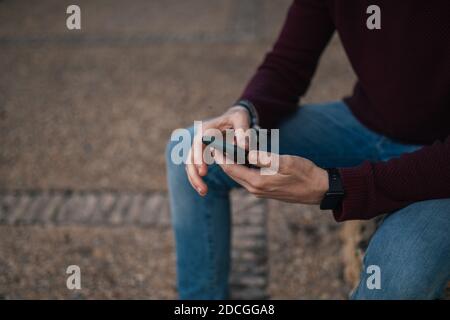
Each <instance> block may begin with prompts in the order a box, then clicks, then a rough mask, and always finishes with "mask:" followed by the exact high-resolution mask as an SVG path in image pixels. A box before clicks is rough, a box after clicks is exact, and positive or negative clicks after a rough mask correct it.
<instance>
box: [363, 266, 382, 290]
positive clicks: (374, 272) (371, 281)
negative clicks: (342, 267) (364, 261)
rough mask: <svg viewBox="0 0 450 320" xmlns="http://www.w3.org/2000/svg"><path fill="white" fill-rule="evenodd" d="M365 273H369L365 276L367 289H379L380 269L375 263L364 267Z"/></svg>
mask: <svg viewBox="0 0 450 320" xmlns="http://www.w3.org/2000/svg"><path fill="white" fill-rule="evenodd" d="M366 273H367V274H370V276H369V277H367V280H366V285H367V289H369V290H373V289H381V269H380V267H379V266H377V265H370V266H368V267H367V269H366Z"/></svg>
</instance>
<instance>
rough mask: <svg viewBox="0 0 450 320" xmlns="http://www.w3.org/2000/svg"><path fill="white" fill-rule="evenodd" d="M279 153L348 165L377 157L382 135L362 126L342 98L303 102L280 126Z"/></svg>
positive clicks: (323, 163)
mask: <svg viewBox="0 0 450 320" xmlns="http://www.w3.org/2000/svg"><path fill="white" fill-rule="evenodd" d="M279 129H280V144H279V146H280V147H279V152H280V153H281V154H291V155H297V156H302V157H305V158H307V159H310V160H312V161H313V162H314V163H315V164H316V165H318V166H321V167H349V166H355V165H358V164H360V163H361V162H363V161H364V160H373V161H375V160H379V153H378V149H377V143H378V142H379V141H380V140H381V139H382V138H383V137H382V136H381V135H379V134H377V133H375V132H373V131H371V130H369V129H368V128H366V127H365V126H364V125H362V124H361V123H360V122H359V121H358V120H357V119H356V118H355V117H354V116H353V114H352V113H351V111H350V110H349V108H348V107H347V105H346V104H345V103H343V102H342V101H337V102H332V103H324V104H314V105H304V106H301V107H300V108H299V109H298V111H297V112H296V113H295V114H293V115H291V116H290V117H289V118H288V119H286V120H285V121H283V122H282V123H281V125H280V128H279Z"/></svg>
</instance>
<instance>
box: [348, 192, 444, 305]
mask: <svg viewBox="0 0 450 320" xmlns="http://www.w3.org/2000/svg"><path fill="white" fill-rule="evenodd" d="M449 230H450V199H437V200H428V201H422V202H417V203H414V204H412V205H410V206H408V207H405V208H403V209H401V210H399V211H397V212H395V213H392V214H390V215H389V216H387V217H386V218H385V220H384V221H383V223H382V224H381V226H380V227H379V229H378V230H377V232H376V233H375V235H374V236H373V238H372V240H371V242H370V244H369V247H368V249H367V253H366V256H365V258H364V268H363V271H362V273H361V282H360V284H359V286H358V289H357V291H356V292H355V294H354V298H357V299H376V298H379V299H435V298H439V297H440V295H441V294H442V293H443V290H444V288H445V286H446V284H447V282H448V281H449V280H450V233H449ZM370 265H376V266H379V267H380V272H381V289H379V290H377V289H372V290H369V289H368V288H367V285H366V283H367V279H368V277H369V276H370V274H367V273H366V272H365V271H366V270H367V267H368V266H370Z"/></svg>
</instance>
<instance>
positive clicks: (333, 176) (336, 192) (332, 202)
mask: <svg viewBox="0 0 450 320" xmlns="http://www.w3.org/2000/svg"><path fill="white" fill-rule="evenodd" d="M325 170H326V171H327V172H328V181H329V188H328V191H327V192H326V193H325V196H324V197H323V199H322V201H321V203H320V209H321V210H333V209H337V208H339V206H340V205H341V203H342V200H343V198H344V195H345V192H344V187H343V184H342V179H341V175H340V173H339V170H338V169H337V168H327V169H325Z"/></svg>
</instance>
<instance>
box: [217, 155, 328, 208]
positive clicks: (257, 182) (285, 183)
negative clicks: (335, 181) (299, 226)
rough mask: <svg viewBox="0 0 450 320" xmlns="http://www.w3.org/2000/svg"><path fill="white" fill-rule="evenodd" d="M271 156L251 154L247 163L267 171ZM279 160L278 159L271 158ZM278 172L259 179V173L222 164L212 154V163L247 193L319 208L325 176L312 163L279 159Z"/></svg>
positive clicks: (326, 177) (306, 160) (326, 184)
mask: <svg viewBox="0 0 450 320" xmlns="http://www.w3.org/2000/svg"><path fill="white" fill-rule="evenodd" d="M268 156H270V153H267V152H263V151H250V152H249V160H250V162H251V163H252V164H256V165H257V166H258V167H261V168H262V167H270V163H267V161H266V160H265V161H261V159H268V158H269V159H271V158H270V157H268ZM272 156H278V155H272ZM278 157H279V158H278V160H279V167H278V172H277V173H275V174H273V175H262V174H261V173H260V170H259V169H251V168H248V167H245V166H243V165H239V164H234V163H232V164H228V163H225V156H224V155H223V154H222V153H220V152H218V151H215V152H214V159H215V160H216V163H218V164H219V165H220V166H221V167H222V169H223V171H225V173H226V174H227V175H228V176H230V178H232V179H233V180H235V181H236V182H237V183H239V184H240V185H242V186H243V187H244V188H246V189H247V190H248V191H249V192H250V193H252V194H254V195H255V196H257V197H259V198H271V199H277V200H281V201H285V202H297V203H304V204H319V203H320V202H321V200H322V198H323V197H324V195H325V193H326V192H327V190H328V187H329V185H328V173H327V172H326V170H324V169H321V168H319V167H318V166H316V165H315V164H314V163H313V162H312V161H310V160H308V159H305V158H301V157H297V156H289V155H279V156H278Z"/></svg>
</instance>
